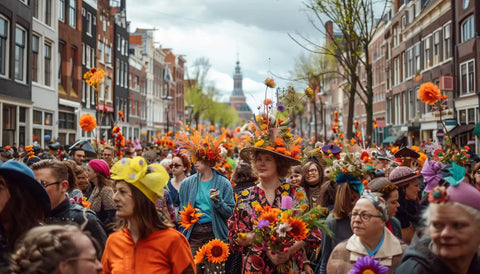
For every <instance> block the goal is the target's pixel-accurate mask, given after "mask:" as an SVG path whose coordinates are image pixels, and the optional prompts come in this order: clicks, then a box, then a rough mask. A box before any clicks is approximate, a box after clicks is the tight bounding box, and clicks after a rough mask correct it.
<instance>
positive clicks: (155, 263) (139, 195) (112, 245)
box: [102, 157, 195, 273]
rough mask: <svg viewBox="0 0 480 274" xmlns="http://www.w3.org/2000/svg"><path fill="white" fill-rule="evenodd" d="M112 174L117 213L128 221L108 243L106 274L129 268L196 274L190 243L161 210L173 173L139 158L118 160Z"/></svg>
mask: <svg viewBox="0 0 480 274" xmlns="http://www.w3.org/2000/svg"><path fill="white" fill-rule="evenodd" d="M111 173H112V175H111V178H112V179H114V180H115V193H114V195H113V200H114V202H115V203H116V205H117V212H116V215H117V218H119V219H120V220H121V221H122V223H121V224H120V229H119V230H117V231H116V232H114V233H112V234H111V235H110V237H109V238H108V240H107V244H106V247H105V251H104V253H103V257H102V264H103V273H125V271H126V270H127V269H128V270H129V271H131V272H133V273H194V272H195V264H194V261H193V256H192V254H191V252H190V245H189V244H188V242H187V239H186V238H185V237H184V236H183V235H182V234H181V233H180V232H178V231H176V230H175V229H173V228H172V227H173V225H172V223H171V222H169V221H167V220H168V217H166V215H165V213H163V212H162V211H160V212H158V211H157V209H156V207H155V204H156V202H157V199H159V198H163V192H164V187H165V185H166V184H167V182H168V179H169V175H168V173H167V171H166V170H165V169H164V168H163V167H162V166H161V165H159V164H151V165H148V166H147V161H146V160H145V159H144V158H142V157H135V158H133V159H127V158H124V159H122V160H120V161H118V162H117V163H115V164H114V165H113V167H112V169H111ZM162 215H163V216H162Z"/></svg>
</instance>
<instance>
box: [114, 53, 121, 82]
mask: <svg viewBox="0 0 480 274" xmlns="http://www.w3.org/2000/svg"><path fill="white" fill-rule="evenodd" d="M119 63H120V61H119V60H118V58H117V59H116V60H115V81H116V84H117V86H118V85H119V84H120V81H119V80H120V65H119Z"/></svg>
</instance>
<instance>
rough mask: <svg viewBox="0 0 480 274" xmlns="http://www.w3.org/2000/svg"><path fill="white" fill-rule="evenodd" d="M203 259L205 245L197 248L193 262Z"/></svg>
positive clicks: (197, 262) (199, 261)
mask: <svg viewBox="0 0 480 274" xmlns="http://www.w3.org/2000/svg"><path fill="white" fill-rule="evenodd" d="M203 259H205V246H202V247H200V248H199V249H198V250H197V254H196V255H195V264H199V263H201V262H203Z"/></svg>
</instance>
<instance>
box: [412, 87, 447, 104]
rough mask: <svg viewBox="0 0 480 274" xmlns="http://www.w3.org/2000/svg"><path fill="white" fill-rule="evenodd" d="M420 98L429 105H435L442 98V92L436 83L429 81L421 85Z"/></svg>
mask: <svg viewBox="0 0 480 274" xmlns="http://www.w3.org/2000/svg"><path fill="white" fill-rule="evenodd" d="M418 98H419V99H420V100H421V101H422V102H424V103H425V104H427V105H434V104H435V103H436V102H437V101H438V100H440V99H441V98H442V93H441V92H440V89H439V88H438V87H437V86H436V85H435V84H433V83H432V82H427V83H424V84H422V85H421V86H420V89H419V90H418Z"/></svg>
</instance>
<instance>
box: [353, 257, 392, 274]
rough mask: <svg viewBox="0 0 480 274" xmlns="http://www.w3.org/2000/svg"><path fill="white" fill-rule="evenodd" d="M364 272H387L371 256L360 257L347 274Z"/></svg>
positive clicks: (379, 273)
mask: <svg viewBox="0 0 480 274" xmlns="http://www.w3.org/2000/svg"><path fill="white" fill-rule="evenodd" d="M365 270H370V271H371V272H368V273H375V274H385V273H387V272H388V267H386V266H384V265H381V264H380V263H379V262H378V261H377V260H375V259H374V258H373V257H371V256H365V257H360V258H358V259H357V262H356V263H355V264H354V265H353V267H352V269H350V271H349V272H348V274H362V273H365V272H364V271H365Z"/></svg>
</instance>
